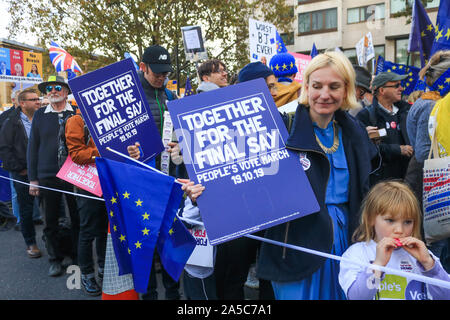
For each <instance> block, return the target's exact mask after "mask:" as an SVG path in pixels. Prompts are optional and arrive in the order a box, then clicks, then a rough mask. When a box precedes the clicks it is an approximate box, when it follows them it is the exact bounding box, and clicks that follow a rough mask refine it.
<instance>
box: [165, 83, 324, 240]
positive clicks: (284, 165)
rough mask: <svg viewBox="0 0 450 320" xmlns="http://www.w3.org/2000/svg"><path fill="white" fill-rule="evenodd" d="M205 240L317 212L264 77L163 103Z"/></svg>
mask: <svg viewBox="0 0 450 320" xmlns="http://www.w3.org/2000/svg"><path fill="white" fill-rule="evenodd" d="M167 107H168V109H169V111H170V116H171V118H172V122H173V124H174V128H175V133H176V135H177V137H178V140H179V142H180V146H181V149H182V155H183V160H184V163H185V164H186V168H187V170H188V174H189V178H190V179H191V180H193V181H195V183H201V184H202V185H204V186H205V191H203V193H202V195H201V196H200V197H199V198H198V199H197V203H198V206H199V209H200V214H201V216H202V220H203V222H204V224H205V228H206V232H207V233H208V237H209V239H210V242H211V244H213V245H216V244H219V243H222V242H225V241H229V240H232V239H235V238H238V237H240V236H243V235H245V234H249V233H254V232H256V231H259V230H263V229H267V228H269V227H271V226H274V225H278V224H281V223H284V222H287V221H289V220H292V219H297V218H301V217H303V216H305V215H308V214H311V213H314V212H317V211H319V205H318V203H317V201H316V198H315V195H314V193H313V191H312V189H311V186H310V184H309V181H308V179H307V177H306V174H305V172H304V171H303V167H302V165H301V163H300V159H299V156H298V155H297V154H296V153H295V152H293V151H290V150H288V149H286V145H285V141H286V139H287V137H288V133H287V130H286V127H285V125H284V123H283V121H282V119H281V116H280V114H279V112H278V111H277V108H276V106H275V103H274V101H273V98H272V96H271V95H270V93H269V90H268V88H267V85H266V83H265V81H264V79H256V80H253V81H248V82H244V83H240V84H236V85H233V86H229V87H225V88H221V89H217V90H213V91H209V92H204V93H201V94H197V95H192V96H188V97H184V98H183V99H179V100H174V101H169V103H168V105H167Z"/></svg>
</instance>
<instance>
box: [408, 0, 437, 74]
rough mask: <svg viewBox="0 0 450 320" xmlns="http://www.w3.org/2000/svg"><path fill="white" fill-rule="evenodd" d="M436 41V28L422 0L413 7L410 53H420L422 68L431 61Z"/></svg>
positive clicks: (417, 1)
mask: <svg viewBox="0 0 450 320" xmlns="http://www.w3.org/2000/svg"><path fill="white" fill-rule="evenodd" d="M433 41H434V26H433V24H432V23H431V20H430V18H429V17H428V14H427V12H426V10H425V8H424V7H423V4H422V2H421V1H420V0H415V1H414V5H413V13H412V23H411V33H410V34H409V43H408V51H409V52H414V51H419V52H420V61H421V65H422V68H423V67H424V66H425V65H426V64H427V62H428V60H430V53H431V48H432V46H433Z"/></svg>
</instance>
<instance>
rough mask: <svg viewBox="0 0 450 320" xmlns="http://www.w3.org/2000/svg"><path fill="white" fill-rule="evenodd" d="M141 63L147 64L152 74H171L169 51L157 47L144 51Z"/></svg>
mask: <svg viewBox="0 0 450 320" xmlns="http://www.w3.org/2000/svg"><path fill="white" fill-rule="evenodd" d="M142 62H144V63H145V64H148V65H149V66H150V69H151V70H152V72H154V73H164V72H173V69H172V66H171V64H170V54H169V51H167V50H166V49H164V48H163V47H161V46H158V45H153V46H150V47H148V48H147V49H145V51H144V55H143V57H142Z"/></svg>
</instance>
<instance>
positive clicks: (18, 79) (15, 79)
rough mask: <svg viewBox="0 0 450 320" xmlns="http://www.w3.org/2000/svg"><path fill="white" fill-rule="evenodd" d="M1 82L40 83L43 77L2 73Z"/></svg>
mask: <svg viewBox="0 0 450 320" xmlns="http://www.w3.org/2000/svg"><path fill="white" fill-rule="evenodd" d="M0 82H24V83H33V84H38V83H41V82H42V79H41V78H30V77H18V76H7V75H0Z"/></svg>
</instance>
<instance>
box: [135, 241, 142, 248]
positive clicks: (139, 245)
mask: <svg viewBox="0 0 450 320" xmlns="http://www.w3.org/2000/svg"><path fill="white" fill-rule="evenodd" d="M134 245H135V246H136V249H141V246H142V243H140V242H139V241H137V242H135V244H134Z"/></svg>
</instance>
